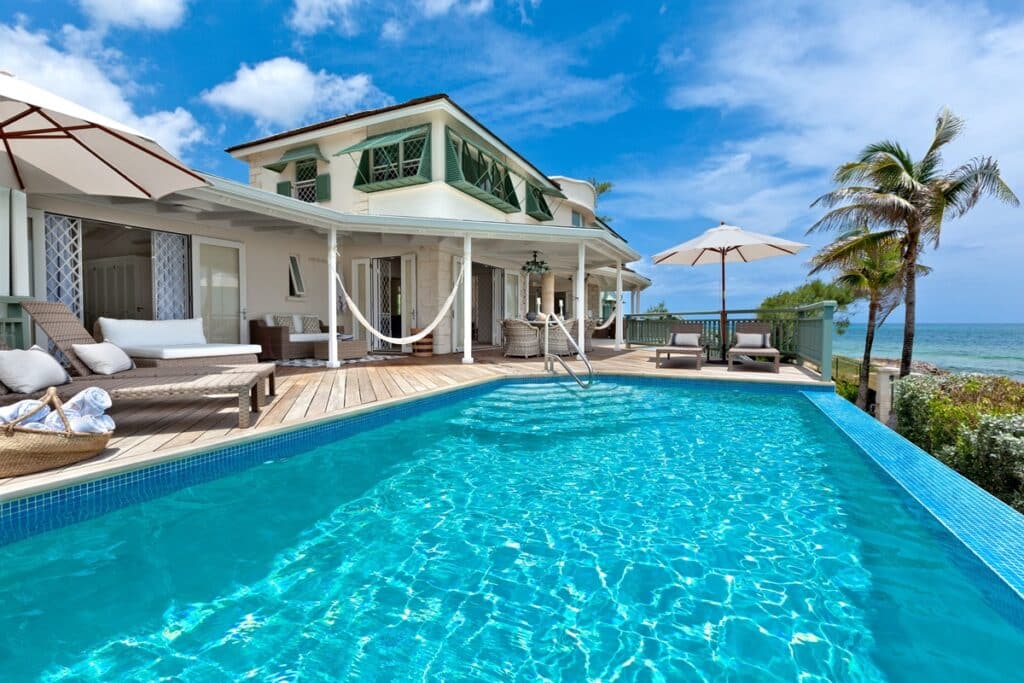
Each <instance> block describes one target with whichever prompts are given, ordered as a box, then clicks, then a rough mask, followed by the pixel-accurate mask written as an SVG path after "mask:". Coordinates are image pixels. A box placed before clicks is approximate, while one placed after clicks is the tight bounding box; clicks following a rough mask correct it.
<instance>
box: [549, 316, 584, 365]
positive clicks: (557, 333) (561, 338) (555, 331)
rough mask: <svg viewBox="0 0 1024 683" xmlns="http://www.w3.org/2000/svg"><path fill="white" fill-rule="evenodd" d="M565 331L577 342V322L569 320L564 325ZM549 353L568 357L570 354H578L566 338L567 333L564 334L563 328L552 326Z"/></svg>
mask: <svg viewBox="0 0 1024 683" xmlns="http://www.w3.org/2000/svg"><path fill="white" fill-rule="evenodd" d="M563 324H564V325H565V329H566V330H567V331H568V332H569V335H570V336H572V338H573V341H575V340H576V330H577V329H578V328H577V326H576V320H569V321H566V322H565V323H563ZM548 353H553V354H554V355H556V356H568V355H569V354H572V353H576V349H575V348H574V347H573V345H572V344H570V343H569V339H568V337H566V336H565V332H562V328H561V326H559V325H552V326H551V328H550V329H548Z"/></svg>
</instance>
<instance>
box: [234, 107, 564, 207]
mask: <svg viewBox="0 0 1024 683" xmlns="http://www.w3.org/2000/svg"><path fill="white" fill-rule="evenodd" d="M439 101H445V102H447V103H448V104H450V105H451V106H452V107H454V108H455V110H456V111H458V112H459V113H460V114H462V115H463V116H465V117H466V118H467V119H469V120H470V121H471V122H472V123H473V124H474V125H476V126H478V127H479V128H480V129H481V130H483V131H484V132H485V133H487V134H488V135H490V136H491V137H492V138H494V139H495V140H497V141H498V142H499V143H501V145H503V146H504V147H506V148H507V149H508V150H509V151H510V152H512V153H513V154H514V155H515V156H517V157H519V159H521V160H522V162H523V163H524V164H525V165H526V166H528V167H529V168H530V169H532V170H533V171H535V172H536V173H537V175H539V176H540V177H541V178H543V179H544V180H546V181H547V182H549V183H551V185H552V186H553V187H557V188H559V189H561V187H562V186H561V185H559V184H558V182H557V181H554V180H552V179H551V178H549V177H548V176H547V175H546V174H545V173H544V172H543V171H541V170H540V169H539V168H537V167H536V166H534V165H533V164H532V163H531V162H530V161H529V160H528V159H527V158H526V157H524V156H523V155H522V154H520V153H519V152H517V151H516V150H515V149H513V148H512V146H511V145H509V144H508V143H507V142H505V141H504V140H502V139H501V137H499V136H498V135H496V134H495V133H494V131H492V130H491V129H490V128H488V127H487V126H485V125H484V124H483V123H481V122H480V121H479V120H478V119H477V118H476V117H474V116H473V115H472V114H470V113H469V112H468V111H466V110H465V109H463V108H462V107H460V106H459V105H458V104H457V103H456V102H455V100H453V99H452V98H451V97H449V96H448V94H447V93H436V94H433V95H426V96H424V97H416V98H413V99H411V100H407V101H405V102H400V103H398V104H391V105H388V106H386V107H378V108H377V109H367V110H365V111H358V112H354V113H352V114H345V115H344V116H337V117H335V118H332V119H327V120H325V121H320V122H318V123H311V124H309V125H308V126H302V127H300V128H292V129H291V130H286V131H282V132H280V133H274V134H273V135H268V136H266V137H262V138H258V139H256V140H249V141H248V142H243V143H240V144H237V145H233V146H231V147H228V148H226V149H225V150H224V151H225V152H227V153H229V154H231V153H233V152H237V151H241V150H244V149H246V148H248V147H255V146H256V145H262V144H266V143H268V142H276V141H278V140H284V139H287V138H290V137H293V136H295V135H302V134H303V133H310V132H314V131H317V130H322V129H324V128H330V127H332V126H337V125H341V124H345V123H351V122H352V121H358V120H359V119H365V118H370V117H371V116H378V115H380V114H387V113H390V112H393V111H400V110H402V109H407V108H410V107H415V106H418V105H421V104H427V103H430V102H439Z"/></svg>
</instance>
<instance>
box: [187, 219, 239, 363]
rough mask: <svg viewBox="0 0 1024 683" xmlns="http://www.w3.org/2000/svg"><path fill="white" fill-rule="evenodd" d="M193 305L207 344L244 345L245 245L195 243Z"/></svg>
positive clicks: (207, 240) (202, 240)
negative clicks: (201, 321)
mask: <svg viewBox="0 0 1024 683" xmlns="http://www.w3.org/2000/svg"><path fill="white" fill-rule="evenodd" d="M192 301H193V302H194V306H195V312H196V315H198V316H200V317H201V318H202V319H203V332H204V333H205V334H206V340H207V341H209V342H212V343H223V344H237V343H245V342H247V341H248V338H249V330H248V328H247V325H246V311H245V245H244V244H242V243H241V242H231V241H229V240H219V239H213V238H212V237H195V238H193V239H192Z"/></svg>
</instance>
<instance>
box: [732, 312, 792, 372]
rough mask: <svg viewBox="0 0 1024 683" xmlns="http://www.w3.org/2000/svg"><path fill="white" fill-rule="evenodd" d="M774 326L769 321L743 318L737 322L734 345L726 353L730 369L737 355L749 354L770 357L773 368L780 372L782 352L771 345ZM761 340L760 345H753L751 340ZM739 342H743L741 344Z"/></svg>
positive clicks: (756, 356) (754, 356)
mask: <svg viewBox="0 0 1024 683" xmlns="http://www.w3.org/2000/svg"><path fill="white" fill-rule="evenodd" d="M771 332H772V328H771V325H770V324H769V323H765V322H761V321H756V320H741V321H738V322H737V323H736V330H735V333H734V336H733V339H734V342H733V344H734V345H733V346H732V347H730V348H729V351H728V353H727V354H726V357H727V360H728V363H729V370H732V368H733V363H734V361H735V360H736V357H737V356H749V357H751V358H758V357H761V358H769V359H771V361H772V370H773V371H774V372H776V373H777V372H779V364H780V363H781V361H782V354H781V353H780V352H779V350H778V349H776V348H774V347H772V346H770V344H771ZM758 338H759V339H760V341H761V345H760V346H754V345H751V344H750V342H749V341H748V340H750V341H758ZM738 342H743V343H744V345H743V346H739V345H738Z"/></svg>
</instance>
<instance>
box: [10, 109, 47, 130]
mask: <svg viewBox="0 0 1024 683" xmlns="http://www.w3.org/2000/svg"><path fill="white" fill-rule="evenodd" d="M39 111H40V109H39V107H29V108H28V109H25V110H24V111H21V112H18V113H17V114H15V115H14V116H12V117H10V118H9V119H6V120H4V121H0V128H4V127H5V126H9V125H11V124H12V123H14V122H15V121H20V120H21V119H23V118H25V117H26V116H28V115H29V114H35V113H36V112H39Z"/></svg>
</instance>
